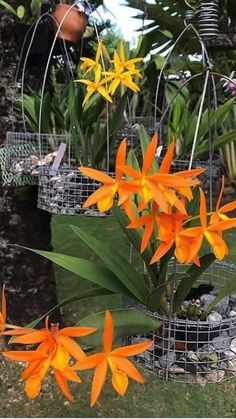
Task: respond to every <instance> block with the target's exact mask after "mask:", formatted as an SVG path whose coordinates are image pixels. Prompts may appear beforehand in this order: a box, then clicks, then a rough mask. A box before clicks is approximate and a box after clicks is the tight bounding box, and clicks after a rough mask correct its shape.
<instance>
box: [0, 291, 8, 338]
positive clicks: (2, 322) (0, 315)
mask: <svg viewBox="0 0 236 419" xmlns="http://www.w3.org/2000/svg"><path fill="white" fill-rule="evenodd" d="M6 317H7V304H6V297H5V284H4V285H3V287H2V305H1V311H0V334H2V332H4V330H5V329H6Z"/></svg>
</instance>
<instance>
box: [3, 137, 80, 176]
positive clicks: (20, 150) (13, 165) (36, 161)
mask: <svg viewBox="0 0 236 419" xmlns="http://www.w3.org/2000/svg"><path fill="white" fill-rule="evenodd" d="M62 143H65V144H66V145H67V147H66V152H65V155H64V157H63V160H66V161H69V162H70V161H71V159H74V158H75V154H74V151H73V148H72V144H71V136H70V134H61V135H58V134H41V135H40V136H39V134H33V133H28V132H10V131H8V132H7V134H6V145H5V147H6V169H7V170H8V172H11V173H13V174H14V175H18V176H24V175H28V176H30V175H32V176H38V173H39V167H41V166H44V165H50V164H52V162H53V160H54V158H55V157H56V154H57V152H58V149H59V146H60V144H62Z"/></svg>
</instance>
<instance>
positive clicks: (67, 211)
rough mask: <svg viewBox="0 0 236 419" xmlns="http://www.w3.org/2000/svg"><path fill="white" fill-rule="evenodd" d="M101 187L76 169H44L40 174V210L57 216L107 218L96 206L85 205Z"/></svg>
mask: <svg viewBox="0 0 236 419" xmlns="http://www.w3.org/2000/svg"><path fill="white" fill-rule="evenodd" d="M99 186H100V184H99V182H96V181H94V180H91V179H89V178H87V177H86V176H84V175H82V173H80V172H79V170H77V169H76V168H69V167H65V166H62V167H61V168H59V169H58V170H53V169H52V168H50V167H42V168H41V169H40V173H39V186H38V208H41V209H43V210H45V211H48V212H50V213H52V214H55V215H56V214H57V215H80V214H84V215H88V216H105V215H108V214H107V213H106V214H104V213H99V211H98V209H97V207H96V206H92V207H90V208H87V209H84V208H83V204H84V203H85V201H86V200H87V199H88V198H89V197H90V196H91V195H92V193H93V192H95V191H96V190H97V189H98V187H99Z"/></svg>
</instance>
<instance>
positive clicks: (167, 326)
mask: <svg viewBox="0 0 236 419" xmlns="http://www.w3.org/2000/svg"><path fill="white" fill-rule="evenodd" d="M187 268H188V267H186V265H181V264H177V272H179V273H181V272H182V273H183V272H184V271H186V269H187ZM172 270H173V266H172ZM235 276H236V266H234V265H230V264H228V263H223V262H215V263H214V264H213V265H212V267H210V268H209V269H208V270H207V271H206V272H205V273H204V274H203V275H202V276H201V277H200V279H199V281H198V283H206V284H207V283H209V281H210V280H211V279H212V283H213V284H214V285H215V286H216V287H217V288H218V289H219V288H220V287H222V286H224V285H226V284H227V280H231V279H232V278H235ZM229 304H232V305H234V306H236V294H234V295H231V297H230V298H229ZM125 307H127V308H136V309H139V310H141V311H143V312H145V313H146V314H148V315H150V316H152V317H154V318H155V319H158V320H160V321H161V322H162V326H161V328H160V329H159V330H155V331H153V332H152V333H148V334H146V335H145V337H143V336H141V337H140V336H132V337H128V338H127V340H128V342H129V343H130V342H132V343H136V342H137V341H140V338H141V339H142V338H144V339H147V338H149V339H152V340H153V342H154V345H153V347H152V348H151V349H149V350H148V351H146V352H145V353H144V354H142V355H141V356H139V357H138V360H139V361H140V362H141V363H142V365H143V366H144V367H145V368H146V369H148V370H151V371H152V372H155V373H157V374H158V375H159V376H161V377H162V378H163V379H164V380H175V381H180V382H188V383H199V384H202V385H204V384H207V383H210V382H219V381H223V380H226V379H229V378H232V377H235V376H236V316H228V317H226V318H223V317H222V318H221V319H218V320H216V318H215V319H214V320H213V317H209V316H208V318H207V320H206V321H202V320H191V319H182V318H181V319H180V318H177V317H176V316H172V317H171V316H170V317H167V316H165V315H162V314H160V313H157V312H152V311H150V310H148V309H147V308H146V307H145V306H144V305H141V304H137V303H135V304H134V303H133V302H132V301H130V300H125ZM231 313H233V311H232V309H231Z"/></svg>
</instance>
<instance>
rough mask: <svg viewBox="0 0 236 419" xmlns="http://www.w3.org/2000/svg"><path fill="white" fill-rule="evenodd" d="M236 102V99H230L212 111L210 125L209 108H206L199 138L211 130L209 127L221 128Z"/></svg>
mask: <svg viewBox="0 0 236 419" xmlns="http://www.w3.org/2000/svg"><path fill="white" fill-rule="evenodd" d="M234 103H235V99H234V98H232V99H229V100H227V101H226V102H225V103H223V105H220V106H218V108H217V109H216V110H213V111H211V112H210V127H209V115H208V110H205V111H204V113H203V115H202V120H201V126H200V130H199V138H202V137H204V136H205V135H206V134H208V132H209V128H214V127H215V128H216V129H217V128H219V127H221V126H222V124H223V122H224V121H225V119H226V118H227V117H228V115H229V112H230V108H231V107H232V106H233V104H234Z"/></svg>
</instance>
